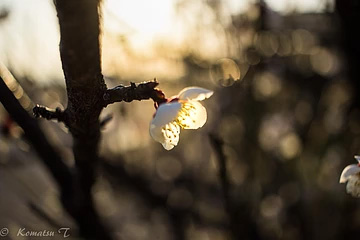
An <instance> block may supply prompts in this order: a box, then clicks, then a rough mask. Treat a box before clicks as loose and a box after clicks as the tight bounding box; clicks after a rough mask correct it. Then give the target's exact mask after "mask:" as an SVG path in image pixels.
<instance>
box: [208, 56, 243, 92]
mask: <svg viewBox="0 0 360 240" xmlns="http://www.w3.org/2000/svg"><path fill="white" fill-rule="evenodd" d="M210 78H211V80H212V81H213V82H214V83H216V84H217V85H220V86H223V87H229V86H231V85H233V84H234V82H235V81H238V80H239V79H240V68H239V66H238V65H237V63H236V62H235V61H234V60H232V59H230V58H222V59H220V60H218V61H217V62H216V63H215V64H214V65H213V66H212V67H211V68H210Z"/></svg>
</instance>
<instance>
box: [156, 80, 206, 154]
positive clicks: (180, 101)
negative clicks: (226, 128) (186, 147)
mask: <svg viewBox="0 0 360 240" xmlns="http://www.w3.org/2000/svg"><path fill="white" fill-rule="evenodd" d="M212 94H213V91H210V90H208V89H205V88H200V87H188V88H184V89H183V90H182V91H181V92H180V93H179V94H178V95H177V96H175V97H173V98H172V99H171V100H170V101H168V102H166V103H162V104H160V105H159V107H158V109H157V111H156V113H155V116H154V118H153V119H152V121H151V123H150V135H151V137H152V138H153V139H154V140H155V141H157V142H159V143H161V144H162V145H163V147H164V148H165V149H166V150H171V149H173V148H174V147H175V146H176V145H177V144H178V142H179V139H180V128H183V129H198V128H201V127H202V126H204V124H205V123H206V120H207V113H206V109H205V107H204V106H203V105H201V103H200V102H199V101H202V100H204V99H206V98H209V97H211V95H212Z"/></svg>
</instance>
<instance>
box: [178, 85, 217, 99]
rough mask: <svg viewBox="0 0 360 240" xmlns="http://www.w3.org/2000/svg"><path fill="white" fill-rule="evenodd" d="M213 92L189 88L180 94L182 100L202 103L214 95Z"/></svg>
mask: <svg viewBox="0 0 360 240" xmlns="http://www.w3.org/2000/svg"><path fill="white" fill-rule="evenodd" d="M213 93H214V92H213V91H211V90H208V89H205V88H200V87H187V88H184V89H183V90H181V92H180V93H179V99H180V100H194V101H202V100H204V99H206V98H209V97H211V95H213Z"/></svg>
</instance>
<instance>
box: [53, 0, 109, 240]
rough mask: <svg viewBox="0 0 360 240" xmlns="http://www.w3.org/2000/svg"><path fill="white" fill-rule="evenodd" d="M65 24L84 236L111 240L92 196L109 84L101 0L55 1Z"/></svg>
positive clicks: (69, 120)
mask: <svg viewBox="0 0 360 240" xmlns="http://www.w3.org/2000/svg"><path fill="white" fill-rule="evenodd" d="M55 6H56V11H57V14H58V18H59V25H60V36H61V39H60V56H61V62H62V67H63V71H64V75H65V81H66V88H67V95H68V105H67V108H66V110H65V111H64V114H65V117H64V118H65V119H66V125H67V127H68V128H69V131H70V132H71V134H72V136H73V140H74V141H73V142H74V143H73V153H74V158H75V166H76V173H77V174H76V184H77V185H76V187H77V192H76V196H74V199H73V200H74V208H73V209H69V210H70V212H72V216H73V217H74V218H75V219H76V221H77V223H78V225H79V229H80V234H81V235H82V237H84V238H86V239H111V236H110V235H111V234H110V232H109V231H108V230H107V229H106V227H105V226H104V225H103V224H102V223H101V220H100V217H99V216H98V214H97V212H96V210H95V206H94V203H93V197H92V193H91V189H92V186H93V184H94V182H95V179H96V168H97V165H98V162H99V158H98V145H99V140H100V123H99V115H100V113H101V110H102V109H103V106H104V104H103V102H104V101H103V95H104V93H105V91H106V85H105V82H104V79H103V75H102V73H101V64H100V59H101V58H100V43H99V34H100V27H99V22H100V20H99V12H98V9H99V1H98V0H76V1H74V0H55Z"/></svg>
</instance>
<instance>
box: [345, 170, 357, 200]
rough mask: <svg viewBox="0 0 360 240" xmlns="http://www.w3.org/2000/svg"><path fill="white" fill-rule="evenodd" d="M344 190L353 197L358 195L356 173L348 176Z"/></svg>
mask: <svg viewBox="0 0 360 240" xmlns="http://www.w3.org/2000/svg"><path fill="white" fill-rule="evenodd" d="M346 192H347V193H349V194H351V195H352V196H353V197H360V178H359V176H358V175H353V176H351V177H350V178H349V180H348V183H347V185H346Z"/></svg>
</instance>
